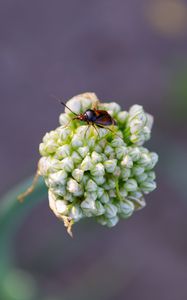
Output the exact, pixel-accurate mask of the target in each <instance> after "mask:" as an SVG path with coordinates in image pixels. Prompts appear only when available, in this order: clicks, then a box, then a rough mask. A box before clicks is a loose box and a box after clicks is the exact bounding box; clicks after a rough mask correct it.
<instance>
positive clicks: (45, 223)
mask: <svg viewBox="0 0 187 300" xmlns="http://www.w3.org/2000/svg"><path fill="white" fill-rule="evenodd" d="M86 91H94V92H95V93H96V94H97V95H98V97H99V98H100V99H103V100H105V101H112V100H114V101H117V102H118V103H120V104H121V106H122V107H123V109H128V108H129V107H130V106H131V105H132V104H135V103H137V104H141V105H143V106H144V108H145V110H146V111H147V112H149V113H151V114H153V115H154V117H155V124H154V128H153V134H152V139H151V141H150V142H148V143H147V147H148V148H149V149H150V150H153V151H156V152H157V153H159V156H160V161H159V164H158V167H157V169H156V171H157V182H158V188H157V190H156V191H154V192H153V193H151V194H150V195H148V196H147V207H146V208H145V209H144V210H142V211H140V212H137V213H136V214H134V215H133V217H132V218H130V219H129V220H127V221H121V222H120V223H119V224H118V225H117V226H116V227H115V228H113V229H107V228H104V227H102V226H101V225H98V224H95V223H94V221H92V220H88V221H84V222H80V223H79V224H77V225H76V226H75V227H74V239H71V238H69V236H67V233H66V231H65V229H64V227H63V224H62V223H61V222H60V221H59V220H57V219H56V217H55V216H54V215H53V213H52V212H51V211H50V210H49V208H48V201H47V197H46V198H45V199H44V200H45V201H43V202H41V203H39V204H38V205H36V206H35V207H34V209H32V210H30V213H29V214H28V215H27V218H25V219H24V220H23V222H22V224H21V226H20V227H19V230H18V231H17V233H16V236H15V237H14V240H13V243H12V245H11V250H12V251H11V255H12V257H13V258H14V269H12V270H11V272H9V274H8V277H7V278H6V279H5V280H4V282H3V286H2V287H1V289H0V295H1V296H0V299H2V300H9V299H11V300H12V299H13V300H22V299H24V300H30V299H32V300H37V299H40V300H43V299H44V300H60V299H62V300H73V299H76V300H79V299H80V300H84V299H85V300H87V299H89V300H92V299H97V300H105V299H106V300H114V299H115V300H123V299H126V300H127V299H131V300H134V299H144V300H148V299H152V300H158V299H165V300H176V299H177V300H183V299H186V298H187V284H186V280H187V235H186V228H187V218H186V215H187V176H186V170H187V151H186V148H187V134H186V130H187V122H186V120H187V1H184V0H147V1H146V0H141V1H140V0H95V1H89V0H87V1H86V0H76V1H73V0H53V1H50V0H44V1H42V0H33V1H25V0H1V1H0V103H1V107H0V135H1V138H0V166H1V168H0V169H1V171H0V192H1V195H3V194H4V193H6V192H7V191H9V190H10V189H11V188H12V187H13V186H14V185H16V184H17V183H19V182H20V181H22V180H24V179H25V178H27V177H28V176H30V175H31V174H33V173H34V172H35V169H36V165H37V161H38V159H39V154H38V144H39V143H40V141H41V138H42V136H43V135H44V133H45V132H47V131H49V130H52V129H53V128H56V127H57V126H58V116H59V114H60V112H61V111H62V110H63V108H62V107H61V106H60V105H59V103H58V102H57V101H55V100H54V98H53V97H51V95H52V94H53V95H56V96H57V97H62V98H63V99H64V100H67V99H68V98H70V97H72V96H74V95H76V94H79V93H82V92H86ZM2 246H3V245H0V247H2ZM3 260H4V257H0V268H1V264H2V263H3ZM11 268H12V266H11ZM24 293H25V294H24ZM2 295H3V296H2ZM23 295H25V296H23Z"/></svg>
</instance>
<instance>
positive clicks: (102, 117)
mask: <svg viewBox="0 0 187 300" xmlns="http://www.w3.org/2000/svg"><path fill="white" fill-rule="evenodd" d="M95 113H96V116H97V117H96V120H95V122H94V123H95V124H98V125H103V126H107V125H112V124H114V121H113V119H112V117H111V116H110V115H109V113H108V112H107V111H106V110H95Z"/></svg>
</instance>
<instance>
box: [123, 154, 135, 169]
mask: <svg viewBox="0 0 187 300" xmlns="http://www.w3.org/2000/svg"><path fill="white" fill-rule="evenodd" d="M121 165H122V166H123V167H126V168H132V166H133V161H132V159H131V157H130V156H129V155H128V154H127V155H125V156H124V158H123V160H122V162H121Z"/></svg>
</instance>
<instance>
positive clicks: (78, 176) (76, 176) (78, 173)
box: [72, 169, 84, 182]
mask: <svg viewBox="0 0 187 300" xmlns="http://www.w3.org/2000/svg"><path fill="white" fill-rule="evenodd" d="M83 175H84V172H83V171H82V170H81V169H74V170H73V172H72V176H73V178H74V179H75V180H76V181H77V182H81V180H82V178H83Z"/></svg>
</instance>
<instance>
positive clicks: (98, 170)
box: [90, 163, 105, 176]
mask: <svg viewBox="0 0 187 300" xmlns="http://www.w3.org/2000/svg"><path fill="white" fill-rule="evenodd" d="M90 173H91V175H93V176H103V175H104V174H105V168H104V166H103V164H101V163H98V164H96V165H94V167H93V168H92V170H90Z"/></svg>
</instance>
